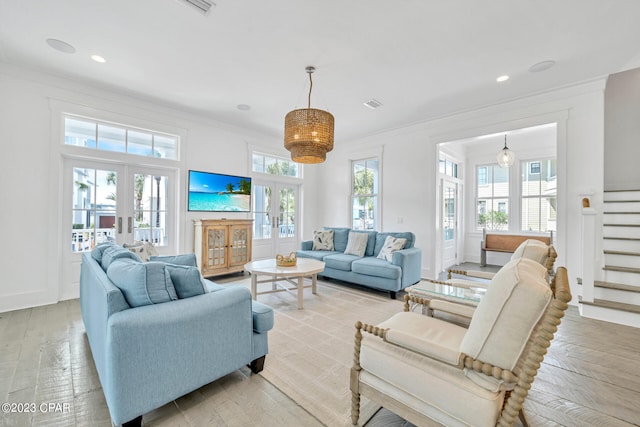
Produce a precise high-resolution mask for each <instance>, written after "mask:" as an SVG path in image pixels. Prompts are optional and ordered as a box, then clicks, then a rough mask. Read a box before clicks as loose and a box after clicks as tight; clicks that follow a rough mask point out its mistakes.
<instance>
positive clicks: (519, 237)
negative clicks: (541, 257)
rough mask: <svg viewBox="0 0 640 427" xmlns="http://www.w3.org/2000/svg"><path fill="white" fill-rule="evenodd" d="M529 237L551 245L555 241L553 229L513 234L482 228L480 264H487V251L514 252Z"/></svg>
mask: <svg viewBox="0 0 640 427" xmlns="http://www.w3.org/2000/svg"><path fill="white" fill-rule="evenodd" d="M527 239H535V240H540V241H541V242H544V243H546V244H547V245H551V242H553V231H550V232H549V233H548V234H531V233H523V234H512V233H501V232H491V231H490V232H487V229H486V228H483V229H482V242H480V265H481V266H482V267H484V266H486V265H487V252H488V251H491V252H507V253H513V252H515V250H516V249H517V248H518V246H520V244H521V243H522V242H524V241H525V240H527Z"/></svg>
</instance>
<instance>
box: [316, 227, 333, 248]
mask: <svg viewBox="0 0 640 427" xmlns="http://www.w3.org/2000/svg"><path fill="white" fill-rule="evenodd" d="M313 250H314V251H332V250H333V230H315V231H314V232H313Z"/></svg>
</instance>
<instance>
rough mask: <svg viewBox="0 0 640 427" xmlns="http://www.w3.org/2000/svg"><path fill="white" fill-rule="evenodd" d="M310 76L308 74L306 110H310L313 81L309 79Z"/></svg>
mask: <svg viewBox="0 0 640 427" xmlns="http://www.w3.org/2000/svg"><path fill="white" fill-rule="evenodd" d="M311 74H312V73H309V98H308V101H307V102H308V103H307V109H309V110H310V109H311V89H312V88H313V80H312V79H311Z"/></svg>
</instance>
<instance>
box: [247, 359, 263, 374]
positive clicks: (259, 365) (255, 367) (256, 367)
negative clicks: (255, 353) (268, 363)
mask: <svg viewBox="0 0 640 427" xmlns="http://www.w3.org/2000/svg"><path fill="white" fill-rule="evenodd" d="M266 358H267V356H262V357H259V358H257V359H256V360H253V361H252V362H251V364H250V365H249V367H250V368H251V372H253V373H254V374H257V373H258V372H261V371H262V369H264V359H266Z"/></svg>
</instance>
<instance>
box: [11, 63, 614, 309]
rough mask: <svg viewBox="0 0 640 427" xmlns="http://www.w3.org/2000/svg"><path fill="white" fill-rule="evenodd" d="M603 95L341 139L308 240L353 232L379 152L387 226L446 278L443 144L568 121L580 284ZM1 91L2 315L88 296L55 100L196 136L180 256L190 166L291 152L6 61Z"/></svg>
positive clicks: (321, 173) (566, 94) (573, 255)
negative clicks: (441, 252)
mask: <svg viewBox="0 0 640 427" xmlns="http://www.w3.org/2000/svg"><path fill="white" fill-rule="evenodd" d="M603 87H604V82H603V81H600V80H599V81H595V82H591V83H585V84H583V85H578V86H574V87H569V88H565V89H562V90H558V91H555V92H550V93H545V94H541V95H538V96H533V97H529V98H523V99H519V100H516V101H513V102H509V103H505V104H501V105H496V106H492V107H487V108H483V109H479V110H476V111H472V112H467V113H464V114H459V115H455V116H451V117H446V118H441V119H438V120H433V121H429V122H424V123H421V124H416V125H413V126H410V127H406V128H402V129H396V130H393V131H389V132H385V133H381V134H377V135H372V136H370V137H367V138H362V139H361V140H357V141H351V142H346V141H336V148H335V149H334V151H333V152H331V153H329V155H328V160H327V162H326V163H324V164H323V165H318V166H311V167H308V168H305V182H306V184H305V190H304V193H303V215H304V217H303V233H302V236H301V237H302V238H308V237H309V236H310V235H311V232H312V230H313V229H315V228H317V227H319V226H322V225H332V226H349V225H350V219H349V218H350V209H349V205H350V198H349V197H350V194H349V192H350V190H349V178H350V159H356V158H362V157H369V156H371V155H372V154H375V153H379V154H380V155H381V158H382V168H383V169H382V212H381V220H382V222H381V229H382V230H384V231H388V230H410V231H413V232H414V233H415V234H416V244H417V246H419V247H421V248H422V249H423V262H422V265H423V271H422V273H423V276H424V277H435V274H437V271H435V270H436V269H435V267H434V266H435V265H436V264H435V260H436V251H437V247H438V244H437V242H439V233H440V230H439V228H438V227H439V226H438V223H437V216H436V206H439V204H440V201H439V200H438V195H437V191H436V182H437V181H436V177H437V158H436V157H437V155H436V152H437V150H436V145H437V144H438V143H441V142H446V141H452V140H456V139H463V138H469V137H472V136H476V135H481V134H489V133H493V132H499V131H504V130H509V129H518V128H522V127H526V126H532V125H536V124H542V123H549V122H552V121H558V169H559V180H561V181H562V183H561V188H559V190H558V199H559V208H558V217H559V218H558V221H559V224H558V227H559V229H561V230H565V232H564V233H563V234H560V233H559V235H558V236H557V237H558V244H557V249H558V252H559V260H558V265H566V266H567V267H568V269H569V275H570V278H571V283H572V285H573V284H575V277H577V276H579V275H580V271H579V270H580V262H579V251H578V248H577V247H576V246H577V244H576V242H579V240H580V235H579V218H580V200H581V197H582V196H581V195H582V194H585V193H595V196H594V197H593V198H592V202H593V203H596V204H597V203H600V202H601V201H600V200H599V199H601V196H600V195H599V193H600V194H601V191H602V182H603V160H602V159H603V139H604V137H603V134H604V130H603V121H604V113H603V109H604V105H603V97H604V96H603ZM0 93H1V94H2V96H1V97H0V144H2V149H3V151H2V160H0V166H1V167H0V180H1V181H0V188H1V193H0V197H1V199H0V200H2V209H0V230H1V231H2V236H3V238H4V239H3V240H4V241H3V243H4V245H3V249H2V251H3V253H2V256H1V257H0V259H1V260H2V261H0V271H2V281H1V282H0V312H3V311H7V310H11V309H16V308H21V307H29V306H35V305H40V304H47V303H51V302H56V301H58V300H59V299H61V298H67V297H71V296H73V292H74V291H76V290H74V289H68V287H65V284H61V283H59V276H60V258H59V252H60V247H61V241H62V236H61V232H60V230H59V228H60V224H61V223H62V219H61V211H62V207H61V206H60V203H59V200H60V199H61V193H62V187H61V184H60V178H59V173H57V169H59V168H60V159H59V153H58V150H59V148H58V144H59V136H55V135H53V132H52V129H53V128H54V126H53V125H52V123H51V121H52V111H51V110H50V107H49V106H50V101H51V100H57V101H62V102H68V103H73V104H77V105H82V106H88V107H90V108H94V109H96V110H104V111H110V112H117V113H119V114H122V115H125V116H128V117H132V118H134V119H135V120H137V121H149V122H159V123H163V125H165V126H168V127H171V126H175V127H176V128H178V129H180V131H181V132H184V133H185V134H186V137H185V141H183V143H184V144H185V151H184V159H183V160H182V165H181V172H180V176H181V180H182V182H181V184H180V185H181V186H182V187H181V188H182V190H183V191H182V193H183V195H182V198H181V200H180V208H179V211H180V213H181V215H182V216H181V219H180V230H179V231H180V236H179V242H178V243H179V245H178V251H179V252H186V251H191V249H192V248H191V246H192V242H193V231H192V226H191V220H192V219H196V218H199V217H201V216H203V215H201V214H198V213H187V212H186V208H185V200H184V190H185V189H186V171H187V170H188V169H199V170H211V171H216V172H221V173H231V174H240V175H241V174H248V173H249V158H248V157H249V156H248V146H249V145H256V146H264V147H265V148H266V150H268V151H269V152H271V151H273V150H282V148H281V146H282V143H281V140H280V138H278V137H275V136H268V135H261V134H256V133H253V132H250V131H246V130H242V129H239V128H236V127H232V126H228V125H224V124H221V123H218V122H216V121H214V120H210V119H207V118H204V117H200V116H196V115H193V114H188V113H185V112H181V111H178V110H176V109H173V108H168V107H162V106H160V105H157V104H153V103H150V102H145V101H141V100H138V99H136V98H132V97H129V96H125V95H122V94H117V93H114V92H111V91H106V90H103V89H98V88H93V87H89V86H87V85H80V84H77V83H75V82H71V81H67V80H64V79H61V78H57V77H53V76H45V75H42V74H39V73H36V72H33V71H28V70H24V69H19V68H15V67H12V66H8V65H6V64H0ZM274 154H278V153H274ZM282 154H284V153H282ZM56 177H57V178H56ZM237 215H238V214H237ZM225 216H227V215H225ZM211 217H215V216H213V215H212V216H211ZM228 217H232V215H231V214H229V215H228ZM240 217H245V216H240ZM576 299H577V298H576Z"/></svg>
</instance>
